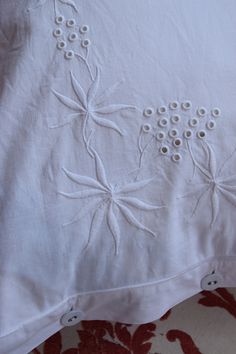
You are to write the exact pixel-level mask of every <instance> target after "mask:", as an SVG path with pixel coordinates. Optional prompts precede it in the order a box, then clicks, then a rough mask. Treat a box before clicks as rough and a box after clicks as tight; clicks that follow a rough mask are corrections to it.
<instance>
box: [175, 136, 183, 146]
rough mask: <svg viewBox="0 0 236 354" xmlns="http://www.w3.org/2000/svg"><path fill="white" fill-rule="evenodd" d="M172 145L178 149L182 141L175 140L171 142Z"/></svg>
mask: <svg viewBox="0 0 236 354" xmlns="http://www.w3.org/2000/svg"><path fill="white" fill-rule="evenodd" d="M173 145H174V146H176V147H179V146H181V145H182V140H181V139H179V138H177V139H175V140H174V141H173Z"/></svg>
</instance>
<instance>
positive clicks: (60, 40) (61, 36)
mask: <svg viewBox="0 0 236 354" xmlns="http://www.w3.org/2000/svg"><path fill="white" fill-rule="evenodd" d="M55 22H56V24H57V25H62V24H64V23H65V24H66V27H67V28H69V29H70V30H71V29H72V32H70V33H66V31H65V33H64V32H63V30H62V29H61V28H60V27H57V28H56V29H54V31H53V35H54V37H56V38H57V48H58V49H60V50H64V55H65V58H66V59H72V58H73V57H74V54H75V53H74V51H73V50H71V49H69V50H65V49H66V47H67V42H66V40H65V36H67V39H68V41H69V42H70V43H73V42H75V41H77V40H78V39H79V36H78V33H77V32H76V31H75V29H76V28H77V24H76V21H75V20H74V19H68V20H66V19H65V18H64V16H62V15H58V16H56V18H55ZM88 31H89V26H88V25H82V26H80V27H79V32H80V33H81V34H82V35H84V34H86V33H88ZM90 44H91V42H90V40H89V39H87V38H86V39H81V46H82V47H83V48H87V47H88V46H89V45H90Z"/></svg>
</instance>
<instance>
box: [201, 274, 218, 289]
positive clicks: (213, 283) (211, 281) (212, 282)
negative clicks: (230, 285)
mask: <svg viewBox="0 0 236 354" xmlns="http://www.w3.org/2000/svg"><path fill="white" fill-rule="evenodd" d="M221 284H222V278H221V276H220V275H219V274H208V275H206V276H205V277H204V278H202V280H201V288H202V289H203V290H215V289H217V288H219V287H221Z"/></svg>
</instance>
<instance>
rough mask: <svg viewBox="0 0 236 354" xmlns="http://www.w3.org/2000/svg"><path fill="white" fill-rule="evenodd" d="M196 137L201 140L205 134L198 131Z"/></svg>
mask: <svg viewBox="0 0 236 354" xmlns="http://www.w3.org/2000/svg"><path fill="white" fill-rule="evenodd" d="M197 136H198V137H199V138H200V139H203V138H205V136H206V132H205V131H204V130H200V131H199V132H198V133H197Z"/></svg>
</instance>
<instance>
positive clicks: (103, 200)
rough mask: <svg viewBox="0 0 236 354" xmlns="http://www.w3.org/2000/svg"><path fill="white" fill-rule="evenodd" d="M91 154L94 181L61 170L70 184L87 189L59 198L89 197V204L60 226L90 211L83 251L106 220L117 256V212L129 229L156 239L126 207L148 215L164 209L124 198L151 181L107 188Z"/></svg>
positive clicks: (134, 199) (96, 161)
mask: <svg viewBox="0 0 236 354" xmlns="http://www.w3.org/2000/svg"><path fill="white" fill-rule="evenodd" d="M93 154H94V158H95V164H96V174H97V180H96V179H93V178H91V177H86V176H81V175H77V174H75V173H72V172H70V171H68V170H67V169H65V168H62V169H63V171H64V172H65V174H66V175H67V177H69V178H70V179H71V180H72V181H73V182H75V183H77V184H81V185H83V186H88V187H90V188H89V189H86V190H82V191H78V192H73V193H65V192H58V193H59V194H61V195H63V196H65V197H67V198H72V199H74V198H75V199H82V198H89V197H93V199H92V201H89V202H88V204H87V205H86V206H85V207H84V208H83V209H82V210H81V211H79V213H78V214H76V215H75V216H74V217H73V218H72V219H71V220H70V221H69V222H67V223H65V224H63V226H67V225H70V224H72V223H74V222H77V221H79V220H80V219H81V218H83V216H84V215H86V214H87V213H88V212H90V211H91V210H94V213H93V217H92V222H91V227H90V232H89V238H88V242H87V245H86V247H85V249H86V248H87V247H88V245H89V243H90V240H91V239H92V238H93V237H94V236H96V234H97V232H98V231H99V228H100V226H101V223H102V221H103V219H104V217H105V216H106V220H107V224H108V227H109V229H110V231H111V234H112V236H113V238H114V242H115V254H118V250H119V243H120V228H119V224H118V221H117V216H116V214H117V212H120V213H121V214H122V215H123V216H124V218H125V219H126V220H127V221H128V223H130V224H131V225H133V226H135V227H136V228H138V229H140V230H143V231H145V232H146V233H147V234H149V235H150V236H152V237H156V236H157V235H156V234H155V233H154V232H153V231H152V230H150V229H149V228H148V227H146V226H145V225H143V224H142V223H141V222H140V221H138V220H137V219H136V217H135V216H134V214H133V212H132V211H131V210H130V207H134V208H136V209H139V210H145V211H151V210H157V209H160V208H163V207H164V206H157V205H151V204H148V203H146V202H144V201H142V200H140V199H138V198H136V197H133V196H129V195H127V194H129V193H130V192H135V191H138V190H140V189H141V188H144V187H145V186H146V185H148V184H149V183H150V182H151V181H152V180H153V178H149V179H145V180H140V181H136V182H133V183H128V184H127V185H125V186H121V187H117V185H111V184H110V183H109V182H108V181H107V177H106V173H105V169H104V166H103V163H102V161H101V159H100V157H99V156H98V154H97V153H96V152H95V151H94V150H93Z"/></svg>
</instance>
